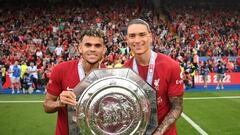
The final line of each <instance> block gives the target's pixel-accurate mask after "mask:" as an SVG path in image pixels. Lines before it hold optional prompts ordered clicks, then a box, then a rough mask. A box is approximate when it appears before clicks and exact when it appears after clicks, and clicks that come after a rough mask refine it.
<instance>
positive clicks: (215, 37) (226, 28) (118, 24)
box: [0, 0, 240, 90]
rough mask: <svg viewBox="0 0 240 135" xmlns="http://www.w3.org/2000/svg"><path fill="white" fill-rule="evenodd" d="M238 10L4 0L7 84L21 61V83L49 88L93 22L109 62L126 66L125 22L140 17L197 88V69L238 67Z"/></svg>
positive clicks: (2, 63)
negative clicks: (54, 70) (54, 74)
mask: <svg viewBox="0 0 240 135" xmlns="http://www.w3.org/2000/svg"><path fill="white" fill-rule="evenodd" d="M181 2H185V3H184V4H181ZM239 9H240V8H239V5H235V4H234V3H232V4H227V5H226V4H221V2H219V3H217V2H216V3H215V4H214V5H211V4H209V3H206V4H199V3H197V2H196V3H186V1H184V0H180V1H178V2H176V1H174V0H172V1H170V0H169V1H164V0H163V1H162V3H161V5H158V6H154V3H152V2H151V1H148V0H126V1H124V2H123V1H122V0H90V1H87V0H80V1H74V0H65V1H64V0H61V1H48V0H42V1H41V0H37V1H30V0H28V1H21V0H18V1H13V0H12V1H8V2H7V1H4V0H1V1H0V67H1V80H2V84H3V85H4V83H5V82H6V77H7V75H9V76H11V75H12V74H13V70H15V69H13V67H14V65H15V66H17V67H19V69H20V71H19V73H15V74H19V75H20V77H21V85H19V86H17V88H19V89H21V88H23V87H24V85H29V86H30V85H31V86H32V87H33V90H40V89H43V88H44V87H45V86H46V85H47V82H48V78H49V76H50V75H51V69H52V68H53V67H54V66H55V65H57V64H59V63H61V62H63V61H67V60H73V59H79V58H80V57H81V56H80V54H79V52H78V44H79V36H80V33H81V31H82V30H83V29H85V28H87V27H99V28H100V29H102V30H103V31H104V33H105V43H106V46H107V49H108V51H107V53H106V56H105V58H104V60H103V64H105V65H106V66H107V67H109V68H115V67H122V65H123V64H124V62H125V61H126V60H127V59H129V58H130V57H131V56H132V53H131V50H130V49H129V48H128V47H127V44H126V42H125V35H126V30H127V24H128V22H129V21H130V20H131V19H134V18H142V19H143V20H145V21H147V22H149V24H150V26H151V31H152V33H153V43H152V49H153V50H154V51H156V52H161V53H164V54H166V55H169V56H170V57H172V58H173V59H174V60H176V61H178V62H179V64H180V66H181V68H182V73H183V76H184V79H185V85H190V87H194V82H192V79H194V75H196V74H207V73H211V72H216V73H217V72H219V71H217V70H218V68H217V67H218V66H219V63H221V65H222V66H223V70H222V71H221V72H240V10H239ZM11 65H12V67H11ZM203 71H204V73H202V72H203ZM24 77H25V79H26V78H28V79H26V80H24ZM14 87H16V86H14Z"/></svg>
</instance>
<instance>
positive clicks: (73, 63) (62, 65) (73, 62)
mask: <svg viewBox="0 0 240 135" xmlns="http://www.w3.org/2000/svg"><path fill="white" fill-rule="evenodd" d="M78 62H79V60H70V61H64V62H62V63H60V64H58V65H56V66H55V67H54V69H55V70H60V69H71V67H75V66H76V65H77V64H78Z"/></svg>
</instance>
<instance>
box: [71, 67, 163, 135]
mask: <svg viewBox="0 0 240 135" xmlns="http://www.w3.org/2000/svg"><path fill="white" fill-rule="evenodd" d="M73 91H74V92H75V94H76V95H77V99H78V104H77V107H76V108H72V107H70V106H69V107H68V113H69V114H68V121H69V134H70V135H79V134H82V135H91V134H93V135H113V134H114V135H143V134H152V133H153V131H154V130H155V129H156V127H157V125H158V122H157V110H156V93H155V90H154V89H153V88H152V87H151V86H150V85H148V84H147V83H146V82H145V81H144V80H142V79H141V77H139V76H138V75H137V74H136V73H135V72H134V71H132V70H131V69H128V68H122V69H99V70H94V71H93V72H91V73H90V74H89V75H88V76H86V77H85V78H84V79H83V80H82V82H80V83H79V84H78V85H77V86H76V87H75V88H74V90H73Z"/></svg>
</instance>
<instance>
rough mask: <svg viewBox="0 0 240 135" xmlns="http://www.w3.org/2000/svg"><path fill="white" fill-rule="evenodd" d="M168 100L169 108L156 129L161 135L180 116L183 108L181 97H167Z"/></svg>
mask: <svg viewBox="0 0 240 135" xmlns="http://www.w3.org/2000/svg"><path fill="white" fill-rule="evenodd" d="M169 101H170V104H171V109H170V111H169V113H168V114H167V116H166V117H165V118H164V120H163V121H162V123H161V124H160V126H159V127H158V128H157V130H156V131H157V132H159V133H160V134H161V135H163V134H164V133H165V132H166V131H167V130H168V129H169V127H170V126H171V125H172V124H173V123H174V122H175V121H176V120H177V119H178V118H179V117H180V115H181V113H182V110H183V98H182V97H169Z"/></svg>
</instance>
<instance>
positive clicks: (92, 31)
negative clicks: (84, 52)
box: [80, 27, 104, 41]
mask: <svg viewBox="0 0 240 135" xmlns="http://www.w3.org/2000/svg"><path fill="white" fill-rule="evenodd" d="M84 36H93V37H99V38H102V39H103V41H104V33H103V31H102V30H100V29H99V28H96V27H90V28H87V29H85V30H83V32H82V33H81V36H80V41H82V40H83V37H84Z"/></svg>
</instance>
